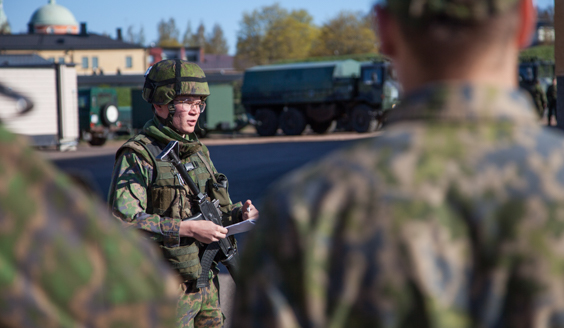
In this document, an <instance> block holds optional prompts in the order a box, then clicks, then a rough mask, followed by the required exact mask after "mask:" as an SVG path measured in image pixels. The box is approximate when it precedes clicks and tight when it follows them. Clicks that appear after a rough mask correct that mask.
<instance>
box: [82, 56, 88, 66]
mask: <svg viewBox="0 0 564 328" xmlns="http://www.w3.org/2000/svg"><path fill="white" fill-rule="evenodd" d="M82 68H88V57H82Z"/></svg>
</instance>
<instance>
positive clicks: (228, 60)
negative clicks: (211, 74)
mask: <svg viewBox="0 0 564 328" xmlns="http://www.w3.org/2000/svg"><path fill="white" fill-rule="evenodd" d="M233 62H234V58H233V56H229V55H214V54H204V58H203V60H202V61H201V62H199V63H197V64H198V66H200V67H201V68H202V69H203V70H204V71H206V70H209V71H211V70H216V71H220V70H224V71H232V70H234V69H235V68H234V65H233Z"/></svg>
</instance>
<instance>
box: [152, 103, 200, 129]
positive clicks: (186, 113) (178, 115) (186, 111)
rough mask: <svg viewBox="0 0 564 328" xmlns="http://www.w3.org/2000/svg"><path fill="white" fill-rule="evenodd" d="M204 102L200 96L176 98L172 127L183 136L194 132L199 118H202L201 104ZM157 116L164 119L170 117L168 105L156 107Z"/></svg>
mask: <svg viewBox="0 0 564 328" xmlns="http://www.w3.org/2000/svg"><path fill="white" fill-rule="evenodd" d="M201 102H202V100H201V98H200V97H198V96H178V97H176V98H174V102H173V103H174V109H175V110H176V111H175V113H174V116H173V117H172V125H173V126H174V127H175V128H176V129H177V130H178V131H179V132H180V133H182V134H189V133H192V132H194V129H195V128H196V124H197V123H198V118H199V117H200V107H199V104H200V103H201ZM155 110H156V112H157V115H158V116H160V117H162V118H167V117H168V105H155Z"/></svg>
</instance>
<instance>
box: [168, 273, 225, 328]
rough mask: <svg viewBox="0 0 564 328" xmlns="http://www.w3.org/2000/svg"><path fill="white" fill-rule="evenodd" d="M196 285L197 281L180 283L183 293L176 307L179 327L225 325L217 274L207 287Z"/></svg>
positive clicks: (196, 327)
mask: <svg viewBox="0 0 564 328" xmlns="http://www.w3.org/2000/svg"><path fill="white" fill-rule="evenodd" d="M195 285H196V284H195V282H193V283H184V284H181V285H180V292H181V295H180V299H179V300H178V306H177V307H176V317H177V323H178V327H182V328H199V327H223V321H224V316H223V313H222V312H221V307H220V304H219V279H218V277H217V275H216V274H214V275H213V278H210V286H209V287H207V288H200V289H197V288H196V286H195Z"/></svg>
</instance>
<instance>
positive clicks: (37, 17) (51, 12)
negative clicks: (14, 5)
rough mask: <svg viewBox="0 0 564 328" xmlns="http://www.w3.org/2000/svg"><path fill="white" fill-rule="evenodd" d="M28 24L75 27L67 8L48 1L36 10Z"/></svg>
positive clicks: (72, 17)
mask: <svg viewBox="0 0 564 328" xmlns="http://www.w3.org/2000/svg"><path fill="white" fill-rule="evenodd" d="M29 23H30V24H33V25H76V26H78V23H77V21H76V19H75V18H74V15H73V14H72V13H71V12H70V10H68V9H67V8H65V7H63V6H60V5H58V4H56V3H55V0H50V1H49V4H47V5H45V6H43V7H41V8H39V9H37V10H36V11H35V12H34V13H33V16H31V20H30V21H29Z"/></svg>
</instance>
